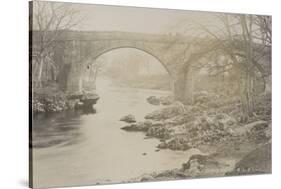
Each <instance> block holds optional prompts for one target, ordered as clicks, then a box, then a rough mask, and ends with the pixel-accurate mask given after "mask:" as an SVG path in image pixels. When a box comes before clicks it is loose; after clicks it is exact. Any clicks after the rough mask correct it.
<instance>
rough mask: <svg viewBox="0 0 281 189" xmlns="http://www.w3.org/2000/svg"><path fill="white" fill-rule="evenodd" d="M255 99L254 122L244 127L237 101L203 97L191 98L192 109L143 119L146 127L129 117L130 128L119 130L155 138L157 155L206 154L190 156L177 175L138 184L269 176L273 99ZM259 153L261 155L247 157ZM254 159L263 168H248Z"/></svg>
mask: <svg viewBox="0 0 281 189" xmlns="http://www.w3.org/2000/svg"><path fill="white" fill-rule="evenodd" d="M259 98H260V100H259V101H258V104H257V106H256V110H255V117H253V118H251V120H249V122H248V123H242V122H241V120H242V119H241V117H242V115H241V111H240V109H241V103H240V101H239V98H237V97H226V96H220V95H217V94H210V93H203V92H201V93H198V94H196V95H195V99H194V102H195V103H194V105H192V106H188V105H183V104H182V103H180V102H174V101H173V102H171V103H168V104H167V105H165V106H161V108H159V110H156V111H154V112H151V113H150V114H148V115H146V116H145V121H141V122H137V121H136V120H135V119H134V117H133V115H130V119H131V120H134V122H130V123H129V122H127V123H128V124H127V125H126V126H124V127H122V129H123V130H126V131H131V132H132V131H140V132H144V133H145V134H146V136H148V137H155V138H159V139H160V140H159V145H158V146H157V149H160V150H164V149H170V150H175V151H176V150H181V151H185V150H189V149H191V148H197V149H200V150H201V151H202V152H203V153H204V154H205V155H200V154H198V155H194V156H192V157H191V158H189V159H187V161H186V162H185V163H183V164H182V166H181V167H179V168H178V169H175V170H167V171H164V172H162V173H152V174H149V175H145V176H143V177H141V178H137V179H136V181H145V180H167V179H179V178H189V177H207V176H208V177H210V176H224V175H238V174H256V173H270V172H271V157H269V155H270V156H271V147H270V146H271V109H270V107H271V106H268V104H269V103H271V99H270V98H266V97H265V96H259ZM160 99H165V98H163V97H161V98H157V97H149V98H148V99H147V101H148V103H150V104H152V105H159V104H162V103H161V100H160ZM123 121H124V120H123ZM265 149H267V151H266V150H265ZM258 152H261V153H262V154H264V155H261V156H255V155H251V154H257V153H258ZM253 159H254V160H255V162H261V164H264V165H259V166H257V165H256V164H255V165H254V164H251V162H254V161H253ZM241 162H242V163H241ZM248 165H249V166H248ZM259 167H260V168H259Z"/></svg>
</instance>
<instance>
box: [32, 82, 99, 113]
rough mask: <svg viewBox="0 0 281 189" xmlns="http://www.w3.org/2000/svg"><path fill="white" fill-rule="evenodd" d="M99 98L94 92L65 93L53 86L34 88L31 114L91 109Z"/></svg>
mask: <svg viewBox="0 0 281 189" xmlns="http://www.w3.org/2000/svg"><path fill="white" fill-rule="evenodd" d="M98 99H99V96H98V95H97V94H96V92H95V91H87V92H86V91H83V92H81V93H71V94H70V93H66V92H64V91H61V90H59V89H58V88H57V87H55V86H49V87H44V88H36V89H34V90H33V93H32V99H31V104H32V112H33V113H34V114H38V113H59V112H63V111H67V110H74V109H92V106H93V104H96V102H97V100H98Z"/></svg>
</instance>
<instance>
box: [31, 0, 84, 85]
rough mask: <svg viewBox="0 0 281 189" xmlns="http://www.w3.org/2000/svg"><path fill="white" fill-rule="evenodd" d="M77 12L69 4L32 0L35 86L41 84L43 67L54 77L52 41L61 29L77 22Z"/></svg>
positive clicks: (72, 25)
mask: <svg viewBox="0 0 281 189" xmlns="http://www.w3.org/2000/svg"><path fill="white" fill-rule="evenodd" d="M77 13H78V12H77V11H76V10H75V9H73V8H72V7H71V5H70V4H63V3H53V2H40V1H34V2H33V11H32V17H31V19H32V20H31V22H32V23H33V26H32V32H33V35H34V36H36V40H38V41H37V42H36V50H35V52H34V54H33V57H34V60H35V65H34V72H33V76H36V79H35V80H36V82H37V86H41V81H42V72H43V68H44V67H45V68H46V69H48V68H49V70H50V71H51V73H52V74H51V75H52V77H54V75H55V74H54V72H55V70H56V65H55V63H54V61H53V58H52V56H53V53H54V51H53V47H54V46H53V45H54V41H55V39H56V38H57V37H58V36H59V35H60V33H61V32H62V31H63V30H68V29H71V28H73V27H74V26H75V25H77V24H78V22H79V20H78V19H77V18H78V17H77ZM34 46H35V45H34ZM52 79H54V78H52Z"/></svg>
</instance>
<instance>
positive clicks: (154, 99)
mask: <svg viewBox="0 0 281 189" xmlns="http://www.w3.org/2000/svg"><path fill="white" fill-rule="evenodd" d="M146 100H147V102H148V103H149V104H152V105H160V99H159V98H157V97H156V96H150V97H148V98H147V99H146Z"/></svg>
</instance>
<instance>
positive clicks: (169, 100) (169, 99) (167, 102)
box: [160, 96, 174, 106]
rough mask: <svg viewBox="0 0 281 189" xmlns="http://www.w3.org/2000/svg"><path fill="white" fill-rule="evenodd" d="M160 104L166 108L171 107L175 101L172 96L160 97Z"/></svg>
mask: <svg viewBox="0 0 281 189" xmlns="http://www.w3.org/2000/svg"><path fill="white" fill-rule="evenodd" d="M160 102H161V104H162V105H164V106H166V105H171V104H172V103H173V102H174V99H173V97H172V96H163V97H160Z"/></svg>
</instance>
